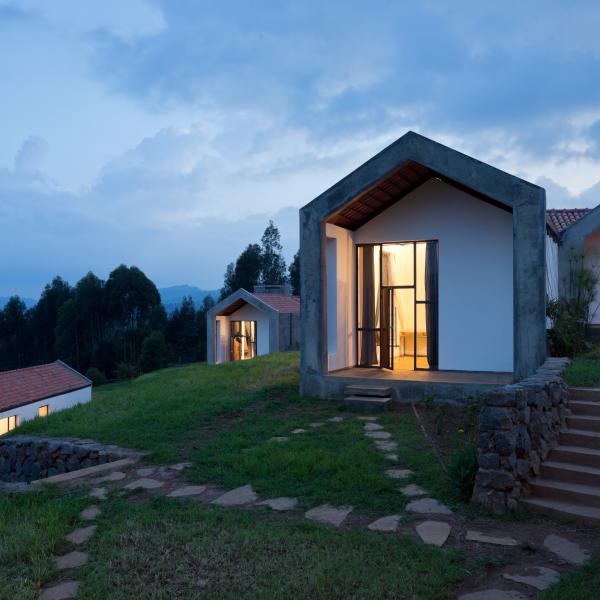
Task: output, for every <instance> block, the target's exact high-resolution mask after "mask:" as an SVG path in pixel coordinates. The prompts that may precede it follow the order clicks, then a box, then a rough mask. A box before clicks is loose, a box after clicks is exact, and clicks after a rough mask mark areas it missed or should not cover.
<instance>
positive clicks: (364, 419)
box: [356, 417, 377, 421]
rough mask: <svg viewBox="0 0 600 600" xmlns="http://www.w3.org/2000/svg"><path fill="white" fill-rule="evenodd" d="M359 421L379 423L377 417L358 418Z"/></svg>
mask: <svg viewBox="0 0 600 600" xmlns="http://www.w3.org/2000/svg"><path fill="white" fill-rule="evenodd" d="M356 418H357V419H358V420H359V421H377V417H356Z"/></svg>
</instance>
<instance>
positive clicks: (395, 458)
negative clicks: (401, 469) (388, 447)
mask: <svg viewBox="0 0 600 600" xmlns="http://www.w3.org/2000/svg"><path fill="white" fill-rule="evenodd" d="M384 458H387V460H391V461H392V462H398V455H397V454H392V453H391V454H384Z"/></svg>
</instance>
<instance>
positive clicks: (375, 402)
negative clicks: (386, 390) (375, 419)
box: [344, 396, 392, 413]
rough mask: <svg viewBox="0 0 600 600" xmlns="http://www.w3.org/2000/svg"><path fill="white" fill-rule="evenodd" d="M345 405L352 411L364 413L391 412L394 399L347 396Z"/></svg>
mask: <svg viewBox="0 0 600 600" xmlns="http://www.w3.org/2000/svg"><path fill="white" fill-rule="evenodd" d="M344 404H345V405H346V406H347V407H348V408H349V409H350V410H355V411H358V412H364V413H376V412H383V411H385V410H390V409H391V407H392V399H391V398H390V397H389V396H388V397H387V398H380V397H375V396H346V397H345V398H344Z"/></svg>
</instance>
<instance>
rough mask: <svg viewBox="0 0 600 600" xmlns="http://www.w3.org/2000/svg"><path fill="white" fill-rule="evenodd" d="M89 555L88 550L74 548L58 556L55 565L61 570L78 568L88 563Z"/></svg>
mask: <svg viewBox="0 0 600 600" xmlns="http://www.w3.org/2000/svg"><path fill="white" fill-rule="evenodd" d="M88 558H89V555H88V554H87V553H86V552H78V551H77V550H73V552H69V553H68V554H65V555H64V556H57V557H56V558H55V559H54V566H55V567H56V568H57V569H59V570H61V571H62V570H64V569H76V568H77V567H82V566H83V565H85V563H87V561H88Z"/></svg>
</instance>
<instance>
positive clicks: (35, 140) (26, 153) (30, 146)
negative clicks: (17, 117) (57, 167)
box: [15, 135, 48, 174]
mask: <svg viewBox="0 0 600 600" xmlns="http://www.w3.org/2000/svg"><path fill="white" fill-rule="evenodd" d="M47 154H48V142H47V141H46V140H45V139H44V138H43V137H40V136H37V135H32V136H30V137H28V138H27V139H26V140H25V141H24V142H23V145H22V146H21V148H20V149H19V151H18V152H17V155H16V157H15V170H16V171H18V172H21V173H29V174H32V173H36V172H39V171H40V170H41V168H42V165H43V163H44V159H45V158H46V155H47Z"/></svg>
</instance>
